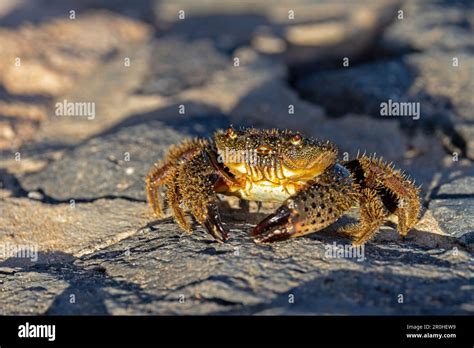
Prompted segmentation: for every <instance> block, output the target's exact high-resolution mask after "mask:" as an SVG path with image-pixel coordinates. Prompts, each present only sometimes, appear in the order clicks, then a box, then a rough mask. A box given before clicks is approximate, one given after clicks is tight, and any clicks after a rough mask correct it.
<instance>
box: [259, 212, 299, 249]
mask: <svg viewBox="0 0 474 348" xmlns="http://www.w3.org/2000/svg"><path fill="white" fill-rule="evenodd" d="M291 214H292V212H291V210H290V208H288V207H287V206H284V205H283V206H281V207H280V208H278V210H277V211H276V212H275V213H274V214H271V215H269V216H267V217H266V218H265V219H263V220H262V221H261V222H260V223H259V224H258V225H257V226H255V228H254V229H253V230H252V235H253V236H256V237H255V238H254V240H255V242H256V243H271V242H276V241H279V240H285V239H288V238H290V237H291V236H292V235H294V234H295V228H294V226H293V225H292V223H291V221H290V217H291Z"/></svg>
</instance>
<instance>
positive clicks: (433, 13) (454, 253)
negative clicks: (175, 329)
mask: <svg viewBox="0 0 474 348" xmlns="http://www.w3.org/2000/svg"><path fill="white" fill-rule="evenodd" d="M48 3H49V4H50V5H49V6H50V7H51V8H49V9H48V10H45V8H46V6H45V4H44V2H43V1H38V2H22V3H20V2H19V3H10V4H8V3H6V4H3V3H2V5H0V38H4V40H3V42H4V43H5V44H4V45H2V46H1V47H0V51H2V52H4V53H5V54H3V55H1V58H0V148H1V149H2V150H1V152H0V314H59V315H68V314H98V315H100V314H231V315H237V314H263V315H273V314H291V315H293V314H294V315H297V314H382V315H384V314H397V315H403V314H410V315H411V314H460V315H472V313H473V312H474V303H473V288H472V272H473V268H474V266H473V252H474V250H473V245H474V244H473V241H474V240H473V233H474V230H473V226H474V217H473V211H474V203H473V202H474V191H473V187H474V182H473V178H474V171H473V164H472V158H474V157H473V156H472V148H473V144H472V139H474V137H473V136H472V133H473V132H472V109H473V106H474V105H473V104H472V95H473V93H472V90H473V86H472V81H473V79H472V63H473V60H472V37H473V35H472V6H471V7H470V6H467V5H469V3H468V2H465V1H456V2H445V1H439V2H428V1H409V2H405V4H403V9H404V18H403V19H401V20H400V19H398V18H397V16H398V9H399V6H400V5H399V2H398V1H377V2H345V1H344V2H339V1H336V2H335V1H318V2H313V1H307V0H294V1H285V2H276V3H273V2H271V3H270V2H268V1H241V0H239V1H229V2H222V1H215V0H210V1H206V2H205V4H204V3H203V4H201V3H197V2H194V1H187V0H186V1H185V0H180V1H155V2H153V1H147V0H144V1H139V2H133V4H130V3H129V2H125V1H113V2H112V1H105V2H103V1H100V2H99V1H87V2H83V1H77V2H76V1H72V2H70V3H69V2H68V5H70V6H72V7H74V8H75V9H76V11H77V15H78V17H77V18H76V20H69V19H67V17H66V18H65V16H67V14H68V11H69V8H65V7H64V6H65V5H64V2H62V1H52V2H48ZM104 9H106V10H107V11H104ZM179 10H184V11H185V19H179V17H178V15H179V12H178V11H179ZM289 10H293V11H294V14H295V17H294V19H291V20H290V19H289V12H288V11H289ZM394 16H395V17H394ZM394 18H395V19H394ZM391 20H393V22H392V23H391ZM26 21H29V22H31V24H26ZM153 28H154V29H155V32H153V30H154V29H153ZM354 36H355V37H357V40H355V39H353V38H354ZM16 55H21V57H22V67H21V68H20V69H19V70H15V69H14V65H13V64H14V62H15V61H14V58H15V56H16ZM344 55H348V56H350V65H349V67H347V68H343V67H342V58H343V57H342V56H344ZM453 57H458V58H459V66H458V67H454V66H453V60H452V58H453ZM126 58H129V63H130V64H128V63H127V60H126ZM236 58H237V59H238V60H237V61H236ZM294 62H299V63H298V67H297V68H298V69H295V66H294ZM300 63H301V64H300ZM303 63H304V64H303ZM23 68H25V70H21V69H23ZM26 72H28V76H30V78H31V83H30V84H25V83H24V80H25V78H26V77H25V76H26V75H24V74H25V73H26ZM389 98H391V99H392V100H407V101H419V102H420V103H421V117H420V119H419V120H412V119H411V118H400V119H397V118H382V117H380V103H381V102H382V101H386V100H387V99H389ZM64 99H67V100H69V101H88V102H94V103H95V106H96V115H95V117H94V119H90V120H89V119H87V118H86V117H59V116H56V115H55V103H56V102H60V101H62V100H64ZM398 121H400V122H398ZM229 124H233V125H234V126H241V125H242V126H252V125H253V126H256V127H261V128H272V127H278V128H290V129H295V130H300V131H301V132H302V133H304V134H305V135H311V136H316V137H318V138H324V139H329V140H331V141H333V142H335V143H336V144H337V145H338V146H339V148H340V153H339V155H340V157H341V158H351V157H353V156H355V155H356V154H357V152H358V151H361V152H364V151H367V152H368V153H377V155H378V156H383V157H384V158H385V159H386V160H388V161H393V162H394V164H395V165H396V166H397V167H400V168H402V169H404V170H406V171H407V173H409V174H410V175H411V176H412V177H413V178H414V179H415V180H416V182H417V184H420V185H422V188H421V189H422V200H423V212H422V214H421V219H420V221H419V222H418V224H417V225H416V226H415V228H414V230H413V231H411V232H410V233H409V234H408V236H407V237H406V239H405V240H403V241H401V240H400V239H399V236H398V234H397V232H396V230H395V224H396V222H397V220H396V218H395V217H390V219H389V220H388V221H387V223H386V224H385V225H384V226H383V227H382V229H381V231H380V233H379V234H377V236H376V237H375V238H374V239H373V240H372V241H370V242H369V243H368V244H366V246H365V248H364V250H363V251H364V252H363V254H362V256H363V259H364V260H361V261H358V260H357V259H358V258H359V256H360V255H359V256H357V255H356V257H354V255H352V256H351V255H347V254H346V255H332V254H330V253H329V251H334V250H333V248H334V247H336V248H337V247H344V246H348V240H346V239H344V238H343V237H342V236H341V235H340V234H338V233H337V229H338V228H340V227H341V226H343V225H345V224H347V223H350V222H354V220H355V219H356V218H357V209H354V210H353V211H351V212H350V213H349V214H347V215H346V216H345V217H344V218H342V219H341V220H340V221H338V222H337V223H336V224H334V225H333V226H330V227H328V228H327V229H325V230H324V231H320V232H319V233H315V234H313V235H310V236H307V237H303V238H298V239H295V240H291V241H286V242H282V243H278V244H274V245H268V246H262V245H257V244H255V243H254V242H253V241H252V239H251V237H250V235H249V232H250V230H251V228H252V227H253V226H254V225H255V224H256V223H258V222H259V221H260V220H261V219H263V218H264V217H265V216H266V215H267V214H269V213H270V212H272V211H273V210H274V209H275V208H276V206H275V205H271V204H268V205H264V206H263V207H259V206H258V205H257V204H256V203H255V202H251V203H250V207H248V208H249V210H247V207H246V206H245V205H243V204H242V203H241V202H239V200H238V199H236V198H233V199H231V198H228V197H226V198H224V197H221V198H222V201H221V202H220V205H219V206H220V210H221V212H222V214H223V221H224V223H225V225H226V227H227V228H228V229H229V230H230V232H231V238H230V240H229V241H228V243H225V244H219V243H216V242H215V241H213V240H212V239H211V237H210V236H209V235H208V234H206V232H205V231H204V230H203V228H202V227H200V226H197V225H195V226H194V233H192V234H189V235H188V234H186V233H184V232H182V231H180V229H179V228H178V226H177V225H176V224H175V223H174V222H173V220H172V219H171V218H169V217H168V218H165V219H163V220H154V219H153V218H152V217H151V216H150V211H149V208H148V207H147V205H146V204H145V194H144V177H145V175H146V174H147V172H148V170H149V168H150V167H151V166H152V164H153V163H154V162H155V161H157V160H159V159H161V158H162V157H163V156H164V154H165V151H166V149H167V147H168V146H169V145H170V144H174V143H177V142H179V141H181V140H182V139H183V138H185V137H193V136H204V137H208V136H210V135H211V134H212V132H213V131H214V130H215V129H217V128H223V127H226V126H228V125H229ZM469 158H471V159H469ZM334 243H335V244H334ZM22 247H23V249H22ZM25 248H26V249H25ZM28 248H29V249H28ZM17 251H20V253H19V254H18V253H16V252H17ZM22 251H23V252H28V251H29V254H28V253H26V254H25V253H22ZM36 252H37V253H36ZM333 256H338V257H333Z"/></svg>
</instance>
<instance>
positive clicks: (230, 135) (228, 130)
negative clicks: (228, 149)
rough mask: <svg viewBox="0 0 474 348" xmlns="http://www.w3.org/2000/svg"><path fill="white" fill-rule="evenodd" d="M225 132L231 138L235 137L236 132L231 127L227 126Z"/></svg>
mask: <svg viewBox="0 0 474 348" xmlns="http://www.w3.org/2000/svg"><path fill="white" fill-rule="evenodd" d="M226 134H227V136H228V137H229V138H231V139H235V138H237V134H236V133H235V131H234V129H233V128H232V127H229V128H227V131H226Z"/></svg>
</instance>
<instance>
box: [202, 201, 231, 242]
mask: <svg viewBox="0 0 474 348" xmlns="http://www.w3.org/2000/svg"><path fill="white" fill-rule="evenodd" d="M207 211H208V216H207V219H206V221H204V226H205V227H206V229H207V231H208V232H209V233H210V234H211V235H212V236H213V237H214V238H215V239H216V240H217V241H218V242H225V241H226V240H227V239H228V238H229V234H228V232H227V231H226V230H225V229H224V226H223V225H222V222H221V218H220V216H219V212H218V211H217V206H216V205H214V204H210V205H209V206H208V209H207Z"/></svg>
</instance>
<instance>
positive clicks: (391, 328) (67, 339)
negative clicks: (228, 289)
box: [0, 316, 474, 348]
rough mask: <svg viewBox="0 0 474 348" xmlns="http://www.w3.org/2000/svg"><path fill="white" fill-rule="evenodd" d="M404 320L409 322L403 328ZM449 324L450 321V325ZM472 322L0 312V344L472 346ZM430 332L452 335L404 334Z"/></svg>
mask: <svg viewBox="0 0 474 348" xmlns="http://www.w3.org/2000/svg"><path fill="white" fill-rule="evenodd" d="M27 322H28V323H29V325H31V324H35V325H45V324H46V325H51V324H53V325H55V340H54V341H48V338H31V337H30V338H20V337H18V334H19V326H20V325H25V324H26V323H27ZM408 325H410V328H407V326H408ZM427 325H429V327H428V326H427ZM445 325H448V326H445ZM451 325H455V328H454V327H452V326H451ZM30 328H31V326H30ZM473 328H474V325H473V320H472V317H469V316H457V317H453V316H436V317H433V316H429V317H427V316H411V317H406V316H403V317H402V316H397V317H388V316H385V317H380V316H378V317H376V316H351V317H347V316H344V317H343V316H338V317H334V316H326V317H315V316H305V317H294V316H291V317H290V316H286V317H276V316H272V317H270V316H268V317H267V316H265V317H263V316H260V317H259V316H253V317H230V316H229V317H221V316H219V317H217V316H207V317H195V316H193V317H191V316H187V317H184V316H176V317H165V316H159V317H156V316H154V317H151V316H150V317H143V316H128V317H119V316H115V317H105V316H102V317H101V316H88V317H78V316H60V317H59V316H42V317H33V316H14V317H13V316H11V317H8V316H3V317H0V346H1V347H2V348H4V347H7V348H8V347H9V346H10V345H21V346H25V345H35V346H37V344H39V343H40V344H46V345H56V344H85V343H87V344H134V345H137V344H140V343H145V342H156V343H161V344H162V343H172V344H192V345H197V344H207V345H209V344H222V343H224V342H227V343H253V344H268V343H272V342H275V343H283V344H291V345H295V344H303V343H310V344H315V343H320V344H321V343H324V344H377V345H381V344H396V345H398V344H404V345H405V344H410V345H416V346H436V345H449V346H450V347H454V346H466V347H472V346H473V345H472V343H473V342H474V339H473V338H474V335H473ZM430 333H431V334H450V335H452V334H455V335H456V338H446V337H442V338H441V339H439V338H433V337H431V338H429V337H425V338H408V337H407V334H421V335H424V334H430Z"/></svg>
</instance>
